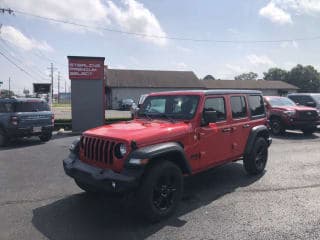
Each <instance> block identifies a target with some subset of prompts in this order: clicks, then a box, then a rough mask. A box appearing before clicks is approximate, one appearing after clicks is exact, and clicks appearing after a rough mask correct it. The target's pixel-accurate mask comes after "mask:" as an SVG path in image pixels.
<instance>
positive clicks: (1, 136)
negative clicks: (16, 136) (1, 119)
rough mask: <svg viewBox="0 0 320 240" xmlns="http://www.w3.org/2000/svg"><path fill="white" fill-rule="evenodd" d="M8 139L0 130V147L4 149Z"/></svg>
mask: <svg viewBox="0 0 320 240" xmlns="http://www.w3.org/2000/svg"><path fill="white" fill-rule="evenodd" d="M8 141H9V139H8V137H7V135H6V133H5V131H3V130H2V129H0V147H4V146H6V145H7V144H8Z"/></svg>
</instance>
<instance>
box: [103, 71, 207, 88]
mask: <svg viewBox="0 0 320 240" xmlns="http://www.w3.org/2000/svg"><path fill="white" fill-rule="evenodd" d="M105 73H106V85H107V87H118V88H192V89H204V88H205V86H204V85H203V83H202V82H201V81H199V79H198V78H197V76H196V75H195V74H194V73H193V72H192V71H158V70H126V69H105Z"/></svg>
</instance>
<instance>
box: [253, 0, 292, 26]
mask: <svg viewBox="0 0 320 240" xmlns="http://www.w3.org/2000/svg"><path fill="white" fill-rule="evenodd" d="M259 14H260V15H261V16H263V17H265V18H267V19H269V20H270V21H271V22H273V23H279V24H281V25H284V24H290V23H292V19H291V15H290V14H289V13H287V12H285V11H284V10H282V9H281V8H279V7H277V6H276V4H275V3H274V2H273V1H270V2H269V3H268V4H267V5H266V6H265V7H263V8H261V9H260V11H259Z"/></svg>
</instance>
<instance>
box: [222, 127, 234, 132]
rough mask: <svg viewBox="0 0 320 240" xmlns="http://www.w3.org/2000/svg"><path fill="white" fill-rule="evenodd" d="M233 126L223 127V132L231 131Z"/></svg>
mask: <svg viewBox="0 0 320 240" xmlns="http://www.w3.org/2000/svg"><path fill="white" fill-rule="evenodd" d="M231 131H232V128H223V129H222V132H224V133H227V132H231Z"/></svg>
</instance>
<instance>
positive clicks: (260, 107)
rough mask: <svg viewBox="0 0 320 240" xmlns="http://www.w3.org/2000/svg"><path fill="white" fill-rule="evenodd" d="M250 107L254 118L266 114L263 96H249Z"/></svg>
mask: <svg viewBox="0 0 320 240" xmlns="http://www.w3.org/2000/svg"><path fill="white" fill-rule="evenodd" d="M249 107H250V113H251V116H252V117H254V116H259V115H264V114H265V110H264V102H263V98H262V96H249Z"/></svg>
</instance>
